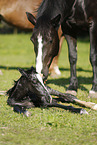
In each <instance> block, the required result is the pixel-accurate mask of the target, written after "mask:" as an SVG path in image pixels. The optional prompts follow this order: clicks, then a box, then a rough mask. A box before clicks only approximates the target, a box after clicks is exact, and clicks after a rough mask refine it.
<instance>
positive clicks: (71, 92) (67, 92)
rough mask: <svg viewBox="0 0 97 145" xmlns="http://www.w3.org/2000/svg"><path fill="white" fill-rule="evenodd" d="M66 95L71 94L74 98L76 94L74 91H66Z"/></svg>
mask: <svg viewBox="0 0 97 145" xmlns="http://www.w3.org/2000/svg"><path fill="white" fill-rule="evenodd" d="M66 94H71V95H74V96H76V95H77V92H76V91H74V90H67V91H66Z"/></svg>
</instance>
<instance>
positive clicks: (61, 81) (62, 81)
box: [47, 68, 93, 92]
mask: <svg viewBox="0 0 97 145" xmlns="http://www.w3.org/2000/svg"><path fill="white" fill-rule="evenodd" d="M60 71H64V72H65V71H70V69H68V68H60ZM77 72H86V73H87V72H90V73H91V72H92V70H84V69H83V68H78V69H77ZM77 78H78V88H80V89H81V90H83V91H87V92H88V91H89V90H88V89H87V88H86V87H85V86H84V85H89V84H92V79H93V78H92V77H83V76H77ZM69 82H70V77H68V78H55V79H49V80H47V84H54V85H58V86H62V87H64V88H65V89H67V87H68V86H69Z"/></svg>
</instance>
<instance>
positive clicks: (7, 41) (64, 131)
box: [0, 33, 97, 145]
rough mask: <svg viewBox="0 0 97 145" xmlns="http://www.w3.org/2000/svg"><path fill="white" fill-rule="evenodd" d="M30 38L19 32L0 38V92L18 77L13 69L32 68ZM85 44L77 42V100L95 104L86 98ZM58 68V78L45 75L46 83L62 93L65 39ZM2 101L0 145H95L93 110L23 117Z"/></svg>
mask: <svg viewBox="0 0 97 145" xmlns="http://www.w3.org/2000/svg"><path fill="white" fill-rule="evenodd" d="M30 36H31V34H23V33H22V34H10V35H7V34H6V35H0V69H1V70H2V72H3V75H0V90H3V91H6V90H8V89H9V88H11V87H12V85H13V83H14V82H13V81H14V80H17V79H18V78H19V77H20V73H19V72H18V70H17V67H21V68H25V69H26V68H29V67H31V66H32V65H33V66H35V53H34V49H33V45H32V43H31V41H30ZM89 45H90V44H89V40H88V39H85V40H84V39H83V40H81V39H80V40H79V41H78V62H77V76H78V81H79V89H78V93H77V97H78V98H79V99H81V100H85V101H91V102H94V103H97V99H90V98H88V91H89V90H90V89H91V81H92V67H91V65H90V62H89V51H90V49H89ZM64 47H65V48H64ZM59 68H60V70H61V73H62V74H61V76H60V77H58V78H52V77H51V76H49V77H48V81H47V84H48V86H50V87H52V88H53V89H56V90H59V91H61V92H65V91H66V88H67V87H68V85H69V77H70V71H69V62H68V48H67V44H66V41H65V40H64V43H63V47H62V51H61V54H60V58H59ZM6 100H7V96H0V145H11V144H13V145H16V144H19V145H55V144H56V145H71V144H72V145H92V144H93V145H96V144H97V111H93V110H91V109H86V110H87V111H88V112H89V115H79V114H73V113H70V112H68V111H65V110H63V109H59V108H47V109H44V108H34V109H29V111H30V112H31V113H32V115H31V117H29V118H27V117H25V116H23V115H22V114H21V115H20V114H17V113H14V112H13V111H12V108H11V107H9V106H8V105H7V104H6ZM66 105H67V104H66ZM70 105H72V104H70ZM73 106H75V107H78V105H73Z"/></svg>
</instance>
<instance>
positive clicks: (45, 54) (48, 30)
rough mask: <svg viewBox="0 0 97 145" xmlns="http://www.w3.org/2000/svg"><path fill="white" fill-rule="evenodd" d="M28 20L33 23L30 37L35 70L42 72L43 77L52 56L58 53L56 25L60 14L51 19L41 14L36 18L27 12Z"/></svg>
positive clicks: (45, 75)
mask: <svg viewBox="0 0 97 145" xmlns="http://www.w3.org/2000/svg"><path fill="white" fill-rule="evenodd" d="M27 17H28V20H29V21H30V22H31V23H32V24H34V25H35V27H34V29H33V33H32V37H31V41H32V42H33V44H34V50H35V53H36V71H37V72H38V73H42V74H43V79H44V80H45V79H46V78H47V77H48V72H49V66H50V64H51V62H52V60H53V58H54V57H55V56H56V55H57V54H58V50H59V38H58V33H57V30H56V27H57V26H58V23H59V20H60V15H58V16H56V17H55V18H53V19H52V20H49V19H46V18H44V17H43V16H42V17H39V18H38V19H37V20H36V19H35V18H34V16H33V15H32V14H30V13H27Z"/></svg>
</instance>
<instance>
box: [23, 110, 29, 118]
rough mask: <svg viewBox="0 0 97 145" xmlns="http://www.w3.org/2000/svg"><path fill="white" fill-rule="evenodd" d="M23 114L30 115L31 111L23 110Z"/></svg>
mask: <svg viewBox="0 0 97 145" xmlns="http://www.w3.org/2000/svg"><path fill="white" fill-rule="evenodd" d="M23 114H24V115H25V116H26V117H30V116H31V112H29V111H27V110H26V111H24V112H23Z"/></svg>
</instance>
